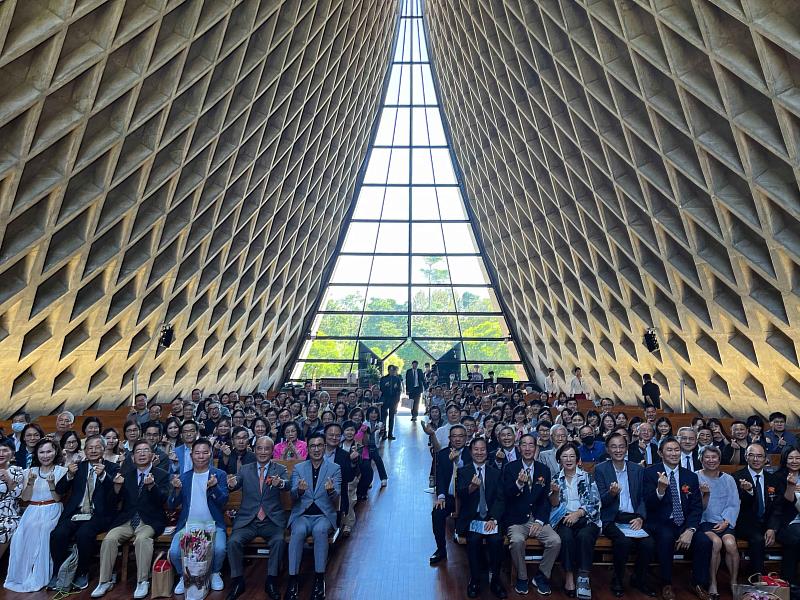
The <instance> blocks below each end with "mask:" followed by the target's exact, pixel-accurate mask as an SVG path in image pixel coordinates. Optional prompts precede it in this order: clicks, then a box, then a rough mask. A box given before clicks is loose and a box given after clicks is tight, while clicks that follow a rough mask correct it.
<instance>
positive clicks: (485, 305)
mask: <svg viewBox="0 0 800 600" xmlns="http://www.w3.org/2000/svg"><path fill="white" fill-rule="evenodd" d="M453 293H454V294H455V297H456V305H457V306H458V310H459V311H461V312H500V304H499V303H498V302H497V297H496V296H495V294H494V290H493V289H492V288H490V287H485V288H474V287H473V288H459V287H454V288H453Z"/></svg>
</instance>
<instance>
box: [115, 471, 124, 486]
mask: <svg viewBox="0 0 800 600" xmlns="http://www.w3.org/2000/svg"><path fill="white" fill-rule="evenodd" d="M113 481H114V485H122V484H123V483H125V478H124V477H123V476H122V473H117V474H116V475H114V479H113Z"/></svg>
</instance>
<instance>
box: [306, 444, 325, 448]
mask: <svg viewBox="0 0 800 600" xmlns="http://www.w3.org/2000/svg"><path fill="white" fill-rule="evenodd" d="M308 447H309V448H324V447H325V444H309V445H308Z"/></svg>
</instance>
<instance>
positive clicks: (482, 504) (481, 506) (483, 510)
mask: <svg viewBox="0 0 800 600" xmlns="http://www.w3.org/2000/svg"><path fill="white" fill-rule="evenodd" d="M478 478H479V479H480V480H481V487H480V499H479V500H478V512H479V513H480V515H481V519H485V518H486V515H487V514H488V513H489V507H488V506H487V505H486V488H485V487H484V485H483V467H478Z"/></svg>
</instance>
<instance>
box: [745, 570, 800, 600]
mask: <svg viewBox="0 0 800 600" xmlns="http://www.w3.org/2000/svg"><path fill="white" fill-rule="evenodd" d="M733 600H790V593H789V584H788V583H787V582H785V581H784V580H783V579H780V578H779V577H778V576H777V574H775V573H770V574H769V575H766V576H762V575H761V573H755V574H754V575H751V576H750V578H749V579H748V583H744V584H738V583H736V584H734V585H733Z"/></svg>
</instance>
